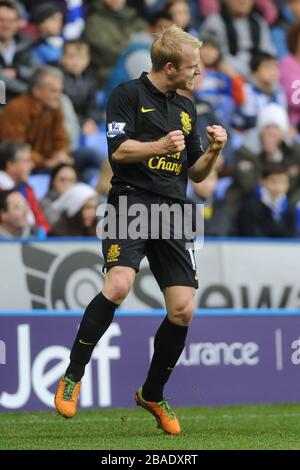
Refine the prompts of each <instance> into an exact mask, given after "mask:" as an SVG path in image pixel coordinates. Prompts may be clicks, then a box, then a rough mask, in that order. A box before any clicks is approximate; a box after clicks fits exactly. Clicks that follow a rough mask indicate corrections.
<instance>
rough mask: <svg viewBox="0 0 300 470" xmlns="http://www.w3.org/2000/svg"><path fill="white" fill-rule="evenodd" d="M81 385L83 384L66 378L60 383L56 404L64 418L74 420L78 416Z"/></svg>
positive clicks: (55, 399)
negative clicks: (77, 409)
mask: <svg viewBox="0 0 300 470" xmlns="http://www.w3.org/2000/svg"><path fill="white" fill-rule="evenodd" d="M80 385H81V382H73V381H72V380H70V379H68V377H66V376H64V377H62V378H61V379H60V381H59V384H58V388H57V392H56V395H55V398H54V404H55V407H56V409H57V411H58V413H59V414H60V415H62V416H63V417H64V418H73V416H74V415H75V414H76V408H77V404H78V397H79V392H80Z"/></svg>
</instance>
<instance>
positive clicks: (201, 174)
mask: <svg viewBox="0 0 300 470" xmlns="http://www.w3.org/2000/svg"><path fill="white" fill-rule="evenodd" d="M206 135H207V139H208V142H209V146H208V148H207V150H206V151H205V152H204V153H203V154H202V155H201V157H199V158H198V160H197V161H196V162H195V163H194V164H193V165H192V166H190V167H189V177H190V178H191V179H192V180H193V181H195V183H200V182H201V181H203V180H204V179H205V178H206V177H207V176H208V175H209V174H210V172H211V170H212V169H213V167H214V166H215V164H216V161H217V160H218V157H219V156H220V154H221V152H222V150H223V148H224V147H225V144H226V142H227V132H226V129H224V127H222V126H217V125H213V126H207V128H206Z"/></svg>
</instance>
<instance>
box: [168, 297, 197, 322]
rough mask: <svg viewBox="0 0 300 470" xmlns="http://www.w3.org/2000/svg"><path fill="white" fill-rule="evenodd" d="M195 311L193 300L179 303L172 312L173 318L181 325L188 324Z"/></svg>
mask: <svg viewBox="0 0 300 470" xmlns="http://www.w3.org/2000/svg"><path fill="white" fill-rule="evenodd" d="M194 311H195V305H194V302H193V300H191V301H189V302H187V303H185V304H178V305H176V306H175V307H174V309H173V311H172V312H170V314H171V315H170V316H171V320H172V321H173V322H174V323H176V324H177V325H180V326H188V325H189V324H190V322H191V321H192V318H193V315H194Z"/></svg>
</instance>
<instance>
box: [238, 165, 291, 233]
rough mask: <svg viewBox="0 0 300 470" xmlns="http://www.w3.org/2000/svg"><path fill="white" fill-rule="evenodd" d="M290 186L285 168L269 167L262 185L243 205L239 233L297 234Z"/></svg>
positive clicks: (264, 173) (239, 218) (279, 166)
mask: <svg viewBox="0 0 300 470" xmlns="http://www.w3.org/2000/svg"><path fill="white" fill-rule="evenodd" d="M288 189H289V176H288V173H287V171H286V169H285V168H284V167H283V166H282V165H281V164H278V163H277V164H276V163H273V164H271V165H269V166H267V167H266V168H265V170H264V172H263V176H262V180H261V184H260V185H258V187H257V188H256V190H255V191H254V192H253V193H252V194H250V195H249V196H248V197H247V198H246V199H245V201H244V203H243V204H242V207H241V209H240V212H239V214H238V218H237V230H238V233H237V234H238V235H239V236H243V237H294V236H296V214H295V208H294V207H293V206H292V205H291V204H290V203H289V201H288V198H287V193H288Z"/></svg>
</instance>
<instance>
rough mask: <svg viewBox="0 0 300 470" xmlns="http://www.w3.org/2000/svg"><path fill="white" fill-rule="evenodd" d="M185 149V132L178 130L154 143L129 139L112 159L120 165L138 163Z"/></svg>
mask: <svg viewBox="0 0 300 470" xmlns="http://www.w3.org/2000/svg"><path fill="white" fill-rule="evenodd" d="M184 147H185V143H184V135H183V132H182V131H181V130H177V131H172V132H169V134H167V135H166V137H165V138H164V139H162V140H156V141H153V142H139V141H138V140H132V139H128V140H126V141H125V142H123V143H122V144H121V145H120V146H119V147H118V148H117V150H116V151H115V152H114V153H113V154H112V159H113V160H114V161H117V162H118V163H137V162H141V161H143V160H148V159H149V158H151V157H156V156H157V155H168V154H174V153H177V152H182V151H183V149H184Z"/></svg>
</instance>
